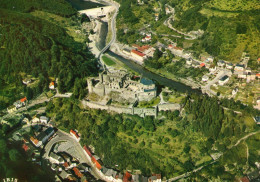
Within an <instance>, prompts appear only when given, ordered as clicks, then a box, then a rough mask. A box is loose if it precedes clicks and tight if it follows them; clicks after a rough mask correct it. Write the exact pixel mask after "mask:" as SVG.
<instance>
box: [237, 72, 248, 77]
mask: <svg viewBox="0 0 260 182" xmlns="http://www.w3.org/2000/svg"><path fill="white" fill-rule="evenodd" d="M237 77H238V78H242V79H246V72H245V71H240V72H237Z"/></svg>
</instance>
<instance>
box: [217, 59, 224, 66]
mask: <svg viewBox="0 0 260 182" xmlns="http://www.w3.org/2000/svg"><path fill="white" fill-rule="evenodd" d="M217 64H218V66H219V67H224V66H225V62H224V61H223V60H219V61H218V63H217Z"/></svg>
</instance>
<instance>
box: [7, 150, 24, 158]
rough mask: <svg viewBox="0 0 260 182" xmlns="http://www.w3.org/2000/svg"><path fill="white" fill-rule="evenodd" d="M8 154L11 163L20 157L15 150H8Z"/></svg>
mask: <svg viewBox="0 0 260 182" xmlns="http://www.w3.org/2000/svg"><path fill="white" fill-rule="evenodd" d="M8 154H9V158H10V159H11V161H17V160H18V159H20V157H21V156H20V153H19V152H18V151H17V150H16V149H11V150H9V151H8Z"/></svg>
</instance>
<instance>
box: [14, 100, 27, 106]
mask: <svg viewBox="0 0 260 182" xmlns="http://www.w3.org/2000/svg"><path fill="white" fill-rule="evenodd" d="M26 101H27V98H26V97H24V98H21V99H20V100H18V101H16V102H15V103H14V106H15V107H16V108H17V109H18V108H20V107H23V106H25V104H26Z"/></svg>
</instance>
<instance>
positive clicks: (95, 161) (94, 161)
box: [91, 156, 102, 170]
mask: <svg viewBox="0 0 260 182" xmlns="http://www.w3.org/2000/svg"><path fill="white" fill-rule="evenodd" d="M91 161H92V162H93V163H94V164H95V165H96V168H98V169H99V170H101V169H102V166H101V164H100V163H99V162H98V161H97V160H96V159H95V157H94V156H92V157H91Z"/></svg>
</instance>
